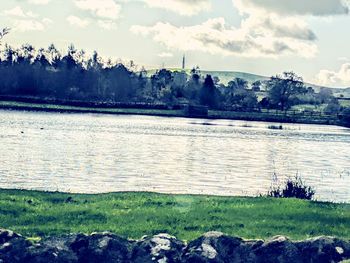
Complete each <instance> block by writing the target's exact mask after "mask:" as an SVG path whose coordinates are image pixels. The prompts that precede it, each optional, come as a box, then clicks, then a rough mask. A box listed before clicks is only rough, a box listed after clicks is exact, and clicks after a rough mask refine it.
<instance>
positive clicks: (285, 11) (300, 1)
mask: <svg viewBox="0 0 350 263" xmlns="http://www.w3.org/2000/svg"><path fill="white" fill-rule="evenodd" d="M233 4H234V5H235V6H236V7H237V8H238V10H239V11H240V12H241V13H246V14H256V13H257V12H265V13H274V14H279V15H287V16H291V15H312V16H331V15H339V14H348V13H349V5H350V1H349V0H317V1H313V0H283V1H281V0H233Z"/></svg>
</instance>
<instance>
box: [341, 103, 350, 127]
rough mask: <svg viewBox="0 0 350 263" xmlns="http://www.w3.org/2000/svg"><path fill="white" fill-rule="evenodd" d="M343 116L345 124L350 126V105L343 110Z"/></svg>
mask: <svg viewBox="0 0 350 263" xmlns="http://www.w3.org/2000/svg"><path fill="white" fill-rule="evenodd" d="M341 116H342V119H341V121H342V122H343V123H344V125H346V126H347V127H350V107H349V108H345V109H343V111H342V112H341Z"/></svg>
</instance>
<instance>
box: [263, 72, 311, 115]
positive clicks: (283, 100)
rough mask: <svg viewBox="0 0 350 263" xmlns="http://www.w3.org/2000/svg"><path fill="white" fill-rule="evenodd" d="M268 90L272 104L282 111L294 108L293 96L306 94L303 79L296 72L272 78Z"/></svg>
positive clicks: (268, 83)
mask: <svg viewBox="0 0 350 263" xmlns="http://www.w3.org/2000/svg"><path fill="white" fill-rule="evenodd" d="M267 90H268V98H269V101H270V104H271V105H272V106H275V107H276V108H279V109H280V110H286V109H288V108H289V107H290V106H292V100H291V98H292V97H293V96H296V95H298V94H303V93H306V89H305V86H304V82H303V79H302V78H301V77H299V76H297V75H296V74H295V73H294V72H284V73H283V74H282V75H277V76H275V77H271V78H270V80H269V81H268V82H267Z"/></svg>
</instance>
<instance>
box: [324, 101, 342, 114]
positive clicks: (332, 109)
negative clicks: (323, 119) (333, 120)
mask: <svg viewBox="0 0 350 263" xmlns="http://www.w3.org/2000/svg"><path fill="white" fill-rule="evenodd" d="M340 109H341V105H340V103H339V101H338V100H337V99H336V98H334V99H333V100H331V101H330V102H329V103H328V104H327V106H326V108H325V109H324V110H323V111H324V113H326V114H329V115H331V114H338V113H339V112H340Z"/></svg>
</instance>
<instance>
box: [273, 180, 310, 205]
mask: <svg viewBox="0 0 350 263" xmlns="http://www.w3.org/2000/svg"><path fill="white" fill-rule="evenodd" d="M314 195H315V190H314V189H313V188H312V187H310V186H306V185H305V183H304V182H303V181H302V179H301V178H300V177H299V176H296V177H295V178H294V179H291V178H289V179H288V180H287V182H286V183H285V185H284V187H281V186H277V187H271V189H270V191H269V192H268V196H269V197H275V198H298V199H304V200H311V199H312V198H313V196H314Z"/></svg>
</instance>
